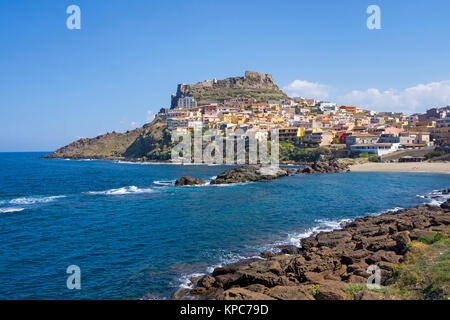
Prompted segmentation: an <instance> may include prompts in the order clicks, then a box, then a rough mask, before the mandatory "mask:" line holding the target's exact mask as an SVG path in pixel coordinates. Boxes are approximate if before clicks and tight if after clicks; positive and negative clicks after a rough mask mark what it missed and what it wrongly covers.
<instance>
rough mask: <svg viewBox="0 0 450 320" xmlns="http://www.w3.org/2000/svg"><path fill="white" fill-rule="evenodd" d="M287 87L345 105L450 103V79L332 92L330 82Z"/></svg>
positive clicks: (402, 107)
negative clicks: (381, 88) (399, 87)
mask: <svg viewBox="0 0 450 320" xmlns="http://www.w3.org/2000/svg"><path fill="white" fill-rule="evenodd" d="M283 90H284V91H285V92H286V93H287V94H288V95H289V96H291V97H293V96H302V97H305V98H315V99H319V100H330V101H334V102H337V103H339V104H343V105H355V106H358V107H363V108H367V109H371V110H377V111H401V112H405V113H415V112H424V111H425V110H426V109H429V108H431V107H438V106H447V105H450V80H443V81H439V82H430V83H427V84H418V85H416V86H413V87H409V88H405V89H400V90H399V89H388V90H384V91H382V90H380V89H377V88H370V89H367V90H353V91H351V92H349V93H346V94H342V95H336V96H331V92H332V90H333V88H332V87H331V86H328V85H324V84H320V83H314V82H308V81H305V80H295V81H293V82H292V83H291V84H289V85H288V86H286V87H284V88H283Z"/></svg>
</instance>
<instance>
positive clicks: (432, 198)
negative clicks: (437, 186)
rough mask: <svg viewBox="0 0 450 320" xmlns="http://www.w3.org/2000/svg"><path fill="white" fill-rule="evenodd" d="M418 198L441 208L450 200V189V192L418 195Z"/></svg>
mask: <svg viewBox="0 0 450 320" xmlns="http://www.w3.org/2000/svg"><path fill="white" fill-rule="evenodd" d="M417 197H418V198H422V199H425V200H427V202H425V204H429V205H432V206H440V205H441V204H443V203H444V202H446V201H447V200H449V199H450V189H448V190H433V191H431V192H430V193H427V194H426V195H417Z"/></svg>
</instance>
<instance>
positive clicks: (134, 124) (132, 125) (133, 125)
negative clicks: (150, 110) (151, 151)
mask: <svg viewBox="0 0 450 320" xmlns="http://www.w3.org/2000/svg"><path fill="white" fill-rule="evenodd" d="M137 125H138V124H137V122H136V121H132V122H131V123H130V126H131V128H132V129H135V128H136V127H137Z"/></svg>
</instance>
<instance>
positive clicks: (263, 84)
mask: <svg viewBox="0 0 450 320" xmlns="http://www.w3.org/2000/svg"><path fill="white" fill-rule="evenodd" d="M184 97H194V98H195V99H196V101H197V103H199V104H209V103H222V102H224V101H225V100H227V99H245V98H254V99H256V100H257V101H259V102H263V101H264V102H265V101H267V100H280V99H288V96H287V95H286V94H285V93H284V92H283V91H281V90H280V89H279V88H278V86H277V85H276V84H275V82H274V81H273V78H272V75H271V74H264V73H259V72H253V71H246V72H245V76H244V77H231V78H226V79H224V80H215V79H214V80H206V81H202V82H198V83H195V84H179V85H178V88H177V93H176V95H174V96H173V97H172V104H171V107H172V108H175V107H176V106H177V103H178V99H180V98H184Z"/></svg>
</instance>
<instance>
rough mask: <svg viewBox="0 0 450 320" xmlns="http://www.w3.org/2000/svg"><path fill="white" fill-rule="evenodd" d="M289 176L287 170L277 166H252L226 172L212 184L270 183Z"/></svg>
mask: <svg viewBox="0 0 450 320" xmlns="http://www.w3.org/2000/svg"><path fill="white" fill-rule="evenodd" d="M288 174H289V172H288V171H287V170H285V169H281V168H279V167H275V166H262V165H250V166H243V167H238V168H234V169H230V170H228V171H225V172H224V173H221V174H219V175H218V176H217V178H215V179H213V180H212V181H211V184H230V183H241V182H260V181H269V180H274V179H277V178H280V177H284V176H287V175H288Z"/></svg>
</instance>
